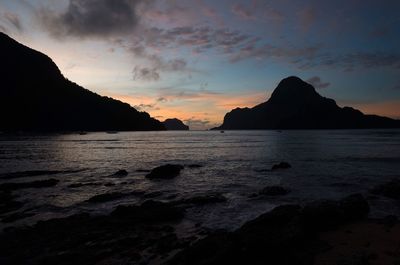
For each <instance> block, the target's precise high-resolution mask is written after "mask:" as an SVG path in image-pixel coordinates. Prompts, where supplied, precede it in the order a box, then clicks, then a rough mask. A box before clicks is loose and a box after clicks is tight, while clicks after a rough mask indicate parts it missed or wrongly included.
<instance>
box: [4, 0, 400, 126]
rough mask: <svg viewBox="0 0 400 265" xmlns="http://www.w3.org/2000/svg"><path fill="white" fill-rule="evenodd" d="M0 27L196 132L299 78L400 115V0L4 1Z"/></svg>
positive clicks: (79, 77)
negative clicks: (289, 79) (280, 84)
mask: <svg viewBox="0 0 400 265" xmlns="http://www.w3.org/2000/svg"><path fill="white" fill-rule="evenodd" d="M0 31H2V32H5V33H6V34H8V35H10V36H11V37H13V38H15V39H16V40H17V41H19V42H21V43H23V44H25V45H27V46H29V47H32V48H34V49H36V50H39V51H41V52H43V53H45V54H47V55H48V56H50V57H51V58H52V59H53V60H54V62H55V63H56V64H57V65H58V66H59V68H60V70H61V72H62V73H63V74H64V75H65V76H66V77H67V78H68V79H70V80H72V81H74V82H76V83H78V84H80V85H82V86H83V87H85V88H87V89H90V90H92V91H94V92H96V93H99V94H101V95H105V96H111V97H113V98H116V99H119V100H121V101H124V102H127V103H129V104H131V105H132V106H134V107H135V108H137V109H140V110H143V111H147V112H149V113H150V114H151V115H152V116H153V117H155V118H157V119H159V120H164V119H166V118H174V117H176V118H179V119H182V120H183V121H184V122H185V123H187V124H188V125H189V126H190V127H191V129H206V128H210V127H214V126H216V125H219V124H220V123H221V122H222V119H223V116H224V114H225V113H226V112H228V111H230V110H231V109H233V108H236V107H246V106H248V107H252V106H254V105H256V104H258V103H261V102H264V101H266V100H267V99H268V97H269V95H270V94H271V92H272V90H273V89H274V88H275V87H276V85H277V83H278V82H279V81H280V80H281V79H282V78H284V77H287V76H290V75H296V76H299V77H300V78H302V79H304V80H308V81H309V82H310V83H312V84H313V85H314V86H315V87H316V88H317V89H318V92H319V93H320V94H322V95H323V96H326V97H331V98H333V99H335V100H336V101H337V102H338V104H339V105H340V106H345V105H349V106H353V107H356V108H358V109H360V110H362V111H363V112H365V113H375V114H380V115H386V116H390V117H393V118H400V51H399V49H400V1H398V0H397V1H390V0H386V1H376V0H366V1H365V0H364V1H361V0H340V1H328V0H322V1H321V0H315V1H311V0H310V1H298V0H296V1H295V0H292V1H289V0H279V1H262V0H253V1H252V0H247V1H232V0H231V1H228V0H219V1H216V0H212V1H208V0H192V1H189V0H120V1H117V0H115V1H111V0H58V1H55V0H0Z"/></svg>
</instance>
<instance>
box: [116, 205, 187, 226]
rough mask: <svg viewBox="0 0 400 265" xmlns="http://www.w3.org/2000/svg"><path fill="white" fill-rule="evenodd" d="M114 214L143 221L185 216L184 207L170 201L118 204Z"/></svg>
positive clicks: (170, 219) (165, 219)
mask: <svg viewBox="0 0 400 265" xmlns="http://www.w3.org/2000/svg"><path fill="white" fill-rule="evenodd" d="M111 215H112V216H114V217H118V218H123V219H129V220H134V221H141V222H165V221H177V220H180V219H182V218H183V216H184V209H181V208H179V207H177V206H175V205H173V204H170V203H163V202H158V201H152V200H149V201H145V202H144V203H142V205H140V206H136V205H130V206H121V205H120V206H118V207H117V208H116V209H115V210H114V211H113V212H112V213H111Z"/></svg>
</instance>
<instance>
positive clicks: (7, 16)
mask: <svg viewBox="0 0 400 265" xmlns="http://www.w3.org/2000/svg"><path fill="white" fill-rule="evenodd" d="M1 20H3V21H5V22H8V23H10V24H11V25H13V26H14V27H15V28H16V29H17V30H18V31H22V30H23V28H22V24H21V21H20V19H19V16H18V15H17V14H15V13H12V12H3V13H2V16H1ZM3 28H4V27H3Z"/></svg>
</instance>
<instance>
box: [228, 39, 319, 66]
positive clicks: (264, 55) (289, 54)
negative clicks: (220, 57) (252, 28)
mask: <svg viewBox="0 0 400 265" xmlns="http://www.w3.org/2000/svg"><path fill="white" fill-rule="evenodd" d="M319 49H320V48H319V47H318V46H310V47H304V48H302V47H292V48H291V47H287V48H286V47H276V46H273V45H270V44H265V45H262V46H257V40H256V41H254V42H250V43H248V45H246V46H244V47H242V48H241V49H240V50H239V51H238V52H236V53H234V54H232V55H231V56H230V62H232V63H235V62H239V61H242V60H246V59H257V60H265V59H270V58H284V59H285V58H286V59H290V60H292V62H299V61H298V60H300V59H298V58H305V59H307V60H312V59H313V58H315V57H316V55H317V52H318V51H319ZM296 59H298V60H296Z"/></svg>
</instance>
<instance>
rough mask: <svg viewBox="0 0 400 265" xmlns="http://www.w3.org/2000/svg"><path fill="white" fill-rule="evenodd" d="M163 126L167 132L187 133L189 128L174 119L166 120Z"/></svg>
mask: <svg viewBox="0 0 400 265" xmlns="http://www.w3.org/2000/svg"><path fill="white" fill-rule="evenodd" d="M163 124H164V126H165V128H166V129H167V130H168V131H188V130H189V126H187V125H186V124H184V123H183V122H182V121H181V120H179V119H176V118H174V119H166V120H165V121H164V122H163Z"/></svg>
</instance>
